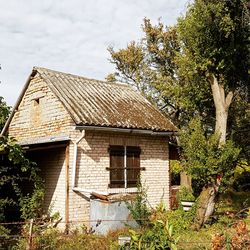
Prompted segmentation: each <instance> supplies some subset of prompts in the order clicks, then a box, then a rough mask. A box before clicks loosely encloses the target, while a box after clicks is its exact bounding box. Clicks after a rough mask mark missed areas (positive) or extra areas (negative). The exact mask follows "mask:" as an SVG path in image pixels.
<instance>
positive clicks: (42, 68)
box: [33, 66, 136, 91]
mask: <svg viewBox="0 0 250 250" xmlns="http://www.w3.org/2000/svg"><path fill="white" fill-rule="evenodd" d="M33 71H37V72H38V73H41V72H39V71H48V72H52V73H58V74H63V75H67V76H72V77H76V78H80V79H84V80H88V81H95V82H98V83H104V84H109V85H112V86H113V85H116V86H119V87H125V88H128V89H132V90H134V89H133V88H132V87H131V86H129V85H128V84H127V83H123V82H108V81H105V80H99V79H94V78H88V77H85V76H80V75H75V74H71V73H66V72H62V71H58V70H54V69H48V68H44V67H39V66H34V67H33ZM134 91H136V90H134Z"/></svg>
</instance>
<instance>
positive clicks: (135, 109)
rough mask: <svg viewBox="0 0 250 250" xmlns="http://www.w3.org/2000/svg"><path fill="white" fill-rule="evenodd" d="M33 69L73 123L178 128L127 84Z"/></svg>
mask: <svg viewBox="0 0 250 250" xmlns="http://www.w3.org/2000/svg"><path fill="white" fill-rule="evenodd" d="M36 72H38V73H39V75H40V76H41V78H42V79H43V80H44V81H45V82H46V83H47V84H48V86H49V87H50V89H51V90H52V92H53V93H54V94H55V95H56V96H57V97H58V99H59V100H60V101H61V102H62V104H63V105H64V107H65V108H66V110H67V111H68V112H69V114H70V115H71V117H72V119H73V120H74V122H75V123H76V125H90V126H104V127H116V128H130V129H147V130H153V131H177V128H176V127H175V126H174V125H173V124H172V123H171V122H170V121H169V120H168V119H167V118H166V117H165V116H164V115H163V114H162V113H161V112H160V111H159V110H157V109H156V108H155V107H154V106H153V105H152V104H151V103H150V102H149V101H148V100H147V99H146V98H144V97H143V96H142V95H141V94H140V93H138V92H137V91H135V90H133V89H132V88H131V87H130V86H128V85H125V84H119V83H107V82H104V81H99V80H93V79H87V78H85V77H80V76H76V75H72V74H67V73H62V72H58V71H54V70H49V69H45V68H39V67H34V69H33V74H34V73H36Z"/></svg>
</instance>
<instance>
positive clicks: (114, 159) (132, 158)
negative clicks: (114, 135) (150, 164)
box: [109, 146, 141, 188]
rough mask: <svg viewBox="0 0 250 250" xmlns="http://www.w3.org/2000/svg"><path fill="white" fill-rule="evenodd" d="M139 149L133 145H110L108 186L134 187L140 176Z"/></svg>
mask: <svg viewBox="0 0 250 250" xmlns="http://www.w3.org/2000/svg"><path fill="white" fill-rule="evenodd" d="M140 154H141V149H140V148H139V147H134V146H110V148H109V155H110V168H109V170H110V187H111V188H129V187H136V186H137V181H138V179H139V176H140Z"/></svg>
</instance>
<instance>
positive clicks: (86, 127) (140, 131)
mask: <svg viewBox="0 0 250 250" xmlns="http://www.w3.org/2000/svg"><path fill="white" fill-rule="evenodd" d="M75 128H76V129H79V130H91V131H105V132H116V133H127V134H143V135H152V136H173V135H175V136H176V135H178V134H179V132H178V131H154V130H153V129H137V128H118V127H105V126H93V125H76V127H75Z"/></svg>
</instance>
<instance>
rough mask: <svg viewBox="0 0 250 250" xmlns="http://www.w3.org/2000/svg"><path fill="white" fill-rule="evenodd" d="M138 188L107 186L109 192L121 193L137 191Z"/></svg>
mask: <svg viewBox="0 0 250 250" xmlns="http://www.w3.org/2000/svg"><path fill="white" fill-rule="evenodd" d="M137 192H138V190H137V188H136V187H134V188H108V193H109V194H121V193H122V194H123V193H137Z"/></svg>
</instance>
